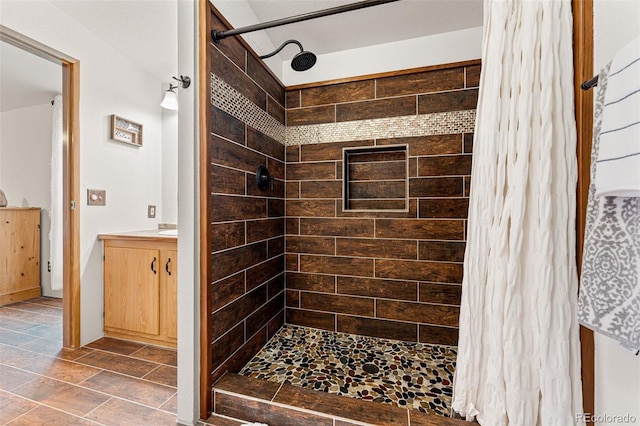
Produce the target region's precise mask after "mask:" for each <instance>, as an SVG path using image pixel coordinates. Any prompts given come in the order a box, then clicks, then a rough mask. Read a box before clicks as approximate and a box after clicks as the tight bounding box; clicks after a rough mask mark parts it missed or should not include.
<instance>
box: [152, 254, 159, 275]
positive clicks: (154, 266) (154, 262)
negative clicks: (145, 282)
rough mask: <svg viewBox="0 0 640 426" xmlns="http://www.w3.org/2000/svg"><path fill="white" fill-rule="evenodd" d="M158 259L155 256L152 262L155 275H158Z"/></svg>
mask: <svg viewBox="0 0 640 426" xmlns="http://www.w3.org/2000/svg"><path fill="white" fill-rule="evenodd" d="M156 260H157V259H156V258H155V256H154V258H153V260H152V261H151V270H152V271H153V273H154V274H157V273H158V271H157V270H156Z"/></svg>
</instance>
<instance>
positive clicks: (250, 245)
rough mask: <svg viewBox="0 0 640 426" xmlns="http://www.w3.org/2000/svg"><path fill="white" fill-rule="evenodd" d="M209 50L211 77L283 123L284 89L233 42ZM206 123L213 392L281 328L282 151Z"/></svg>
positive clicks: (268, 140)
mask: <svg viewBox="0 0 640 426" xmlns="http://www.w3.org/2000/svg"><path fill="white" fill-rule="evenodd" d="M211 19H212V26H213V27H214V28H217V29H224V28H226V26H225V25H224V23H223V22H222V20H221V19H218V18H217V17H216V16H215V14H212V15H211ZM209 49H210V53H211V56H210V59H211V62H210V63H211V69H210V72H211V74H212V75H214V76H216V78H218V79H220V80H222V81H224V83H226V84H227V85H228V86H230V88H231V89H233V90H235V91H237V92H238V93H240V94H241V95H243V96H244V97H246V98H247V99H248V100H249V101H250V102H252V103H253V104H254V105H255V106H256V107H257V108H259V110H261V111H262V113H264V114H265V115H266V114H268V115H270V116H271V117H273V118H275V119H276V120H277V121H279V122H280V123H281V124H284V121H285V99H286V97H285V91H284V89H283V87H282V85H281V84H280V82H279V81H278V80H276V79H275V78H274V77H272V75H271V74H270V73H269V72H268V71H267V70H266V69H265V68H264V65H263V64H262V63H261V62H260V61H259V60H257V59H256V58H255V57H254V56H253V55H252V54H251V52H248V51H247V50H246V48H245V46H244V45H243V44H242V43H241V42H239V41H238V39H236V38H234V37H230V38H229V39H228V40H225V42H224V43H218V44H214V43H212V44H211V45H210V47H209ZM231 89H229V90H231ZM209 117H210V120H209V123H210V126H209V128H208V131H209V144H208V146H207V159H208V173H207V178H208V182H207V188H208V189H209V199H208V210H209V232H208V236H207V237H208V239H209V241H208V242H209V243H210V247H211V256H210V258H209V259H208V264H209V272H208V275H207V279H208V281H209V282H210V283H211V286H210V297H209V299H208V300H209V302H208V306H207V309H208V310H209V312H210V317H209V323H208V324H207V339H208V341H209V342H211V348H210V354H211V356H210V359H209V365H208V366H207V368H208V370H209V371H208V373H209V386H211V385H212V384H213V383H214V382H215V381H216V379H217V378H219V377H220V376H221V375H222V374H224V372H225V371H237V370H238V369H239V368H241V367H242V366H243V365H244V364H245V363H246V362H247V361H248V360H249V359H250V358H251V357H252V356H253V355H254V354H255V353H257V351H258V350H259V349H260V347H262V346H263V345H264V343H265V342H266V341H267V340H268V339H269V337H271V336H272V335H273V334H274V333H275V332H276V331H277V330H278V329H279V328H280V326H281V325H282V324H283V323H284V306H285V289H284V264H285V255H284V234H285V217H284V214H285V204H284V197H285V181H284V177H285V149H284V145H283V144H282V143H281V141H277V140H275V139H273V138H272V137H270V136H269V135H267V134H265V133H263V132H261V131H259V130H257V129H255V128H253V127H252V126H251V125H249V124H248V122H247V121H245V120H244V119H240V118H237V117H234V116H233V115H231V114H229V113H227V112H224V111H222V110H221V109H218V108H216V107H215V106H214V105H212V106H211V110H210V115H209ZM259 165H264V166H266V167H267V168H268V169H269V171H270V173H271V174H272V175H273V176H274V178H275V180H274V185H273V190H271V189H267V190H265V191H262V190H260V189H258V188H257V187H256V184H255V172H256V169H257V168H258V166H259ZM333 173H335V169H334V170H333Z"/></svg>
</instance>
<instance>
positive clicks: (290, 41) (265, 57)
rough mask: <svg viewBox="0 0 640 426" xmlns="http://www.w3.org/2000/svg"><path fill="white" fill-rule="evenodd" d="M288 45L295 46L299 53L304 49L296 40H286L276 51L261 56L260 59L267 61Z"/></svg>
mask: <svg viewBox="0 0 640 426" xmlns="http://www.w3.org/2000/svg"><path fill="white" fill-rule="evenodd" d="M288 44H297V45H298V47H299V48H300V52H304V48H303V47H302V44H301V43H300V42H299V41H298V40H287V41H285V42H284V43H282V44H281V45H280V47H278V48H277V49H276V50H274V51H273V52H271V53H267V54H266V55H262V56H260V59H268V58H270V57H272V56H274V55H276V54H278V52H280V51H281V50H282V49H284V48H285V46H286V45H288Z"/></svg>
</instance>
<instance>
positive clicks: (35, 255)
mask: <svg viewBox="0 0 640 426" xmlns="http://www.w3.org/2000/svg"><path fill="white" fill-rule="evenodd" d="M39 287H40V210H39V209H6V210H4V209H2V210H0V294H7V293H14V292H20V291H23V290H29V289H32V288H39ZM38 295H39V294H38ZM14 301H15V300H14Z"/></svg>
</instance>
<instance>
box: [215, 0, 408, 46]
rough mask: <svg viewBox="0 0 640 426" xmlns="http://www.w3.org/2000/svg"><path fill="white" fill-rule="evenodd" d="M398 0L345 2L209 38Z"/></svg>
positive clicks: (220, 37)
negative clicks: (341, 4) (340, 4)
mask: <svg viewBox="0 0 640 426" xmlns="http://www.w3.org/2000/svg"><path fill="white" fill-rule="evenodd" d="M395 1H398V0H364V1H361V2H357V3H351V4H345V5H343V6H337V7H332V8H329V9H323V10H318V11H316V12H309V13H303V14H302V15H296V16H292V17H290V18H282V19H276V20H275V21H269V22H264V23H262V24H255V25H249V26H246V27H241V28H234V29H232V30H227V31H215V30H211V38H212V39H213V41H214V42H216V43H217V42H219V41H220V40H222V39H223V38H226V37H230V36H234V35H238V34H244V33H248V32H251V31H258V30H266V29H267V28H273V27H279V26H280V25H287V24H293V23H295V22H302V21H307V20H309V19H314V18H322V17H323V16H329V15H336V14H338V13H344V12H350V11H352V10H357V9H364V8H365V7H371V6H377V5H380V4H385V3H392V2H395Z"/></svg>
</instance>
